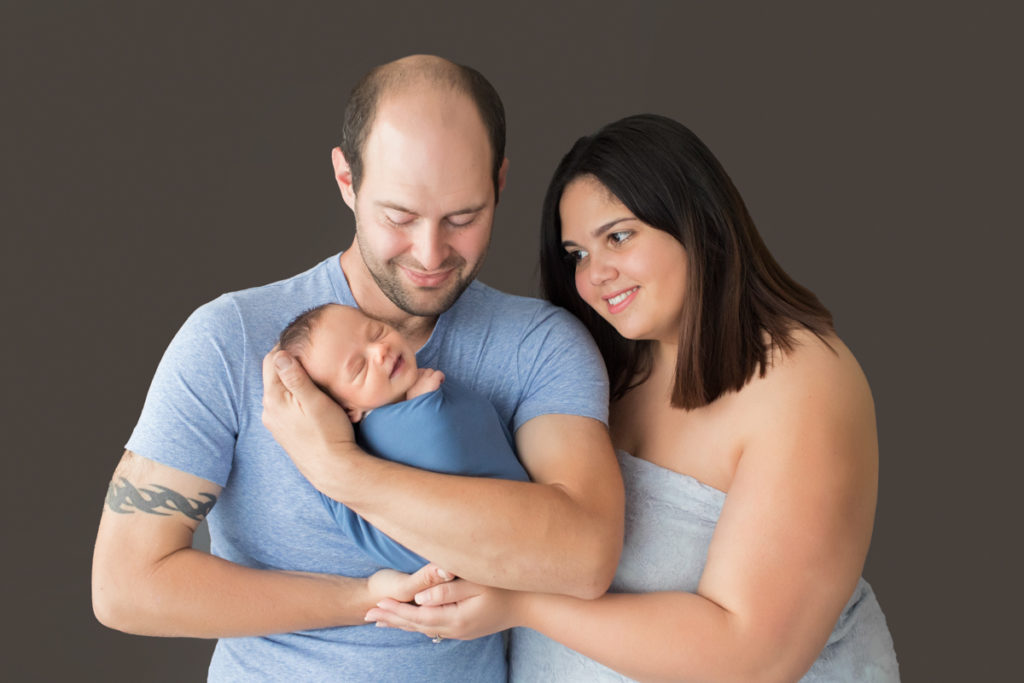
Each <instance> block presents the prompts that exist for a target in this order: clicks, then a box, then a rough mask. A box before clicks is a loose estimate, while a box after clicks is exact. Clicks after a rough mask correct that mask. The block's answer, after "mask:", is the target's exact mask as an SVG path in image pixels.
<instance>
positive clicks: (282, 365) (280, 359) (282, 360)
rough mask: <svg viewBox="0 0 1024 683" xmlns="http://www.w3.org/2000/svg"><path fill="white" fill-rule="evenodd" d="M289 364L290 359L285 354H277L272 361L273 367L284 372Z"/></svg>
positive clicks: (290, 362)
mask: <svg viewBox="0 0 1024 683" xmlns="http://www.w3.org/2000/svg"><path fill="white" fill-rule="evenodd" d="M291 364H292V357H291V356H289V355H288V354H287V353H279V354H277V358H275V359H274V367H276V368H277V369H278V370H284V369H286V368H288V367H290V366H291Z"/></svg>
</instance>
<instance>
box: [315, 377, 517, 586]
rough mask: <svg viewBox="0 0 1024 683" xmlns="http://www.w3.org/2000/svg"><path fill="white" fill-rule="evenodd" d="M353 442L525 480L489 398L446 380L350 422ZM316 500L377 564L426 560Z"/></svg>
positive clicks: (419, 463) (441, 466) (402, 457)
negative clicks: (431, 388) (353, 433)
mask: <svg viewBox="0 0 1024 683" xmlns="http://www.w3.org/2000/svg"><path fill="white" fill-rule="evenodd" d="M356 441H357V442H358V443H359V445H360V447H362V449H363V450H365V451H366V452H367V453H372V454H373V455H376V456H378V457H381V458H386V459H388V460H391V461H393V462H397V463H401V464H403V465H410V466H412V467H418V468H420V469H424V470H430V471H432V472H440V473H442V474H459V475H464V476H473V477H494V478H498V479H514V480H517V481H529V480H530V477H529V475H528V474H527V473H526V470H524V469H523V466H522V465H521V464H520V463H519V459H518V458H517V457H516V453H515V448H514V444H513V441H512V435H511V434H510V433H509V431H508V428H507V427H506V426H505V424H504V423H503V422H502V421H501V418H500V417H499V415H498V412H497V410H495V408H494V406H493V405H491V402H490V401H488V400H487V398H486V397H485V396H483V395H482V394H479V393H478V392H476V391H474V390H472V389H470V388H469V387H467V386H465V385H463V384H459V383H458V382H455V381H454V380H451V379H446V380H445V381H444V383H443V384H441V388H440V389H438V390H437V391H431V392H430V393H427V394H422V395H420V396H417V397H416V398H414V399H411V400H408V401H400V402H398V403H393V404H391V405H387V406H383V407H381V408H376V409H374V410H372V411H370V413H369V414H368V415H367V416H366V417H364V418H363V420H362V421H361V422H359V423H358V424H357V425H356ZM320 498H321V500H323V502H324V505H326V506H327V509H328V510H329V511H330V513H331V515H333V517H334V519H335V520H336V521H337V523H338V526H339V527H341V529H342V531H344V532H345V533H346V534H347V535H348V536H349V537H350V538H351V539H352V540H353V541H354V542H355V543H356V545H358V546H359V547H360V548H361V549H362V550H364V551H366V553H367V554H368V555H370V557H372V558H374V559H375V560H377V561H379V562H380V563H381V564H383V565H386V566H388V567H391V568H393V569H397V570H399V571H403V572H407V573H411V572H414V571H416V570H417V569H419V568H420V567H422V566H423V565H425V564H427V562H428V560H426V559H425V558H423V557H421V556H420V555H418V554H416V553H414V552H412V551H411V550H409V549H408V548H406V547H405V546H403V545H401V544H399V543H397V542H396V541H395V540H393V539H392V538H391V537H390V536H388V535H387V534H385V533H383V532H382V531H380V530H378V529H377V528H376V527H374V526H373V525H372V524H370V523H369V522H367V521H366V520H365V519H363V518H362V517H360V516H359V515H357V514H356V513H355V512H352V510H349V509H348V507H346V506H345V505H343V504H342V503H339V502H338V501H336V500H334V499H333V498H329V497H327V496H325V495H323V494H320Z"/></svg>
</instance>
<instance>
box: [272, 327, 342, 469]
mask: <svg viewBox="0 0 1024 683" xmlns="http://www.w3.org/2000/svg"><path fill="white" fill-rule="evenodd" d="M263 426H265V427H266V428H267V429H268V430H269V431H270V433H271V434H272V435H273V437H274V439H275V440H276V441H277V443H279V444H280V445H281V447H282V448H283V449H284V450H285V451H286V452H287V453H288V455H289V456H290V457H291V459H292V462H294V463H295V466H296V467H297V468H298V469H299V471H300V472H302V474H303V476H305V477H306V478H307V479H309V480H310V481H312V482H313V483H314V484H315V483H316V481H317V480H318V479H317V475H318V474H320V473H321V472H322V471H323V470H324V469H325V468H326V469H329V470H333V471H334V472H335V473H336V471H337V467H338V465H339V463H338V460H337V458H336V455H337V454H338V453H343V452H345V450H346V449H347V448H350V447H351V448H358V447H357V446H356V444H355V433H354V431H353V430H352V423H351V422H349V419H348V416H347V415H346V414H345V411H344V410H343V409H342V407H341V406H339V405H338V404H337V403H335V402H334V400H333V399H332V398H331V397H330V396H328V395H327V394H325V393H324V392H322V391H320V389H318V388H317V386H316V385H315V384H314V383H313V380H311V379H310V378H309V375H307V374H306V371H305V370H304V369H303V367H302V365H301V364H300V363H299V362H298V361H296V360H295V358H294V357H292V356H291V355H290V354H289V353H288V352H287V351H281V350H279V349H278V348H277V347H276V346H275V347H274V348H273V349H271V351H270V353H268V354H267V355H266V356H265V357H264V358H263Z"/></svg>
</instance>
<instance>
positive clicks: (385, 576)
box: [367, 564, 455, 621]
mask: <svg viewBox="0 0 1024 683" xmlns="http://www.w3.org/2000/svg"><path fill="white" fill-rule="evenodd" d="M454 578H455V577H454V576H452V575H451V574H449V573H448V572H446V571H445V570H443V569H441V568H440V567H438V566H437V565H433V564H427V565H424V566H423V567H421V568H420V569H418V570H417V571H416V572H414V573H412V574H404V573H402V572H400V571H395V570H394V569H381V570H379V571H377V572H376V573H375V574H372V575H371V576H370V578H369V579H367V587H368V590H369V591H370V597H371V599H372V600H373V601H374V602H375V603H376V602H381V601H383V600H392V601H395V602H403V603H404V602H412V600H413V597H414V596H415V595H416V594H417V593H420V592H424V591H427V590H429V589H430V588H432V587H435V586H438V585H439V584H444V583H445V582H448V581H451V580H452V579H454ZM367 621H373V619H367Z"/></svg>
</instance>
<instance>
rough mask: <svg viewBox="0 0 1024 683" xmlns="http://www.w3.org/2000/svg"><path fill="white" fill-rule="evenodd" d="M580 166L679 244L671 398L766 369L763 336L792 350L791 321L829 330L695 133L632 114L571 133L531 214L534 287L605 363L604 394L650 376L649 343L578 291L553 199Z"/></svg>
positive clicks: (693, 395) (819, 308)
mask: <svg viewBox="0 0 1024 683" xmlns="http://www.w3.org/2000/svg"><path fill="white" fill-rule="evenodd" d="M583 176H591V177H593V178H596V179H597V180H598V181H599V182H600V183H601V184H602V185H604V186H605V187H606V188H608V190H610V191H611V192H612V194H614V195H615V196H616V197H617V198H618V199H619V201H621V202H622V203H623V204H624V205H625V206H626V208H628V209H629V210H630V211H631V212H632V213H633V215H634V216H636V217H637V218H638V219H640V220H641V221H642V222H644V223H646V224H647V225H650V226H651V227H653V228H657V229H658V230H662V231H664V232H667V233H668V234H670V235H672V236H673V237H674V238H675V239H676V240H678V241H679V242H680V244H682V245H683V249H684V250H685V252H686V260H687V263H686V267H687V283H686V293H685V294H684V297H685V300H684V302H683V314H682V324H681V327H680V330H679V355H678V358H677V360H676V372H675V383H674V386H673V389H672V405H673V406H675V407H677V408H686V409H693V408H699V407H701V406H705V405H707V404H708V403H711V402H712V401H714V400H715V399H717V398H718V397H719V396H721V395H722V394H723V393H725V392H727V391H738V390H739V389H741V388H742V387H743V386H744V385H745V384H746V383H747V382H748V381H749V380H750V378H751V377H753V375H754V372H755V371H757V372H759V373H760V375H761V376H764V374H765V372H766V371H767V369H768V359H769V353H770V351H771V348H772V346H773V345H774V346H777V347H779V348H781V349H783V350H785V351H789V350H791V349H792V347H793V344H794V342H793V336H792V332H793V328H794V327H796V326H802V327H805V328H807V329H809V330H811V331H812V332H814V333H815V334H816V335H818V336H819V337H823V336H824V335H827V334H828V333H830V332H831V331H832V315H831V314H830V313H829V312H828V309H826V308H825V307H824V306H823V305H822V304H821V302H820V301H818V298H817V297H816V296H815V295H814V294H812V293H811V292H810V291H809V290H807V289H806V288H804V287H802V286H801V285H799V284H797V283H796V282H795V281H794V280H793V279H792V278H791V277H789V276H788V275H787V274H786V273H785V271H783V270H782V268H781V267H780V266H779V264H778V263H776V262H775V259H774V258H772V256H771V254H770V253H769V252H768V249H767V247H765V245H764V242H763V241H762V240H761V236H760V235H759V234H758V233H757V229H756V228H755V227H754V221H753V220H752V219H751V218H750V214H749V213H748V212H747V207H746V206H745V205H744V203H743V199H742V198H741V197H740V194H739V192H738V191H737V190H736V187H735V186H734V185H733V184H732V181H731V180H730V179H729V176H728V175H727V174H726V172H725V169H723V168H722V165H721V164H720V163H719V162H718V160H717V159H716V158H715V157H714V155H713V154H711V151H710V150H709V149H708V148H707V147H706V146H705V145H704V143H703V142H701V140H700V139H699V138H698V137H697V136H696V135H694V134H693V133H692V132H691V131H690V130H689V129H688V128H686V127H685V126H683V125H682V124H680V123H678V122H676V121H673V120H672V119H669V118H666V117H664V116H656V115H653V114H641V115H638V116H630V117H628V118H625V119H622V120H621V121H616V122H615V123H611V124H609V125H607V126H605V127H604V128H602V129H601V130H599V131H598V132H597V133H595V134H594V135H590V136H587V137H583V138H580V139H579V140H577V141H576V144H575V145H573V147H572V149H571V150H570V151H569V153H568V154H566V155H565V157H564V158H563V159H562V161H561V163H560V164H559V165H558V168H557V169H556V170H555V174H554V177H553V178H552V179H551V184H550V185H549V186H548V191H547V196H546V197H545V198H544V209H543V216H542V222H541V253H540V263H541V281H542V285H543V289H544V295H545V296H546V298H547V299H548V300H550V301H551V302H552V303H554V304H556V305H558V306H562V307H563V308H566V309H568V310H569V311H570V312H571V313H573V314H574V315H575V316H576V317H577V318H579V319H580V320H582V321H583V323H584V325H586V326H587V329H589V330H590V333H591V335H593V337H594V340H595V341H596V342H597V345H598V347H599V348H600V350H601V354H602V355H603V356H604V360H605V364H606V365H607V366H608V374H609V378H610V380H611V390H612V398H613V399H618V398H621V397H622V396H623V395H625V394H626V392H628V391H629V390H630V389H632V388H633V387H635V386H637V385H638V384H641V383H642V382H643V381H644V380H645V379H647V377H648V376H649V375H650V372H651V363H652V354H651V350H652V345H651V342H650V341H636V340H630V339H625V338H623V337H622V336H621V335H620V334H619V333H618V332H616V331H615V328H613V327H612V326H611V325H610V324H609V323H608V322H606V321H605V320H604V319H603V318H602V317H601V316H600V315H599V314H598V313H597V312H596V311H594V310H593V309H592V308H590V306H588V305H587V304H586V303H585V302H584V301H583V299H581V298H580V295H579V293H578V292H577V291H576V285H575V265H574V264H573V263H572V262H571V261H570V260H569V259H568V258H566V253H565V250H564V249H563V248H562V222H561V217H560V215H559V211H558V207H559V202H560V201H561V199H562V194H563V192H564V191H565V188H566V187H567V186H568V185H569V183H571V182H572V181H573V180H575V179H577V178H580V177H583ZM666 305H667V304H666ZM766 337H767V339H766Z"/></svg>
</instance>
